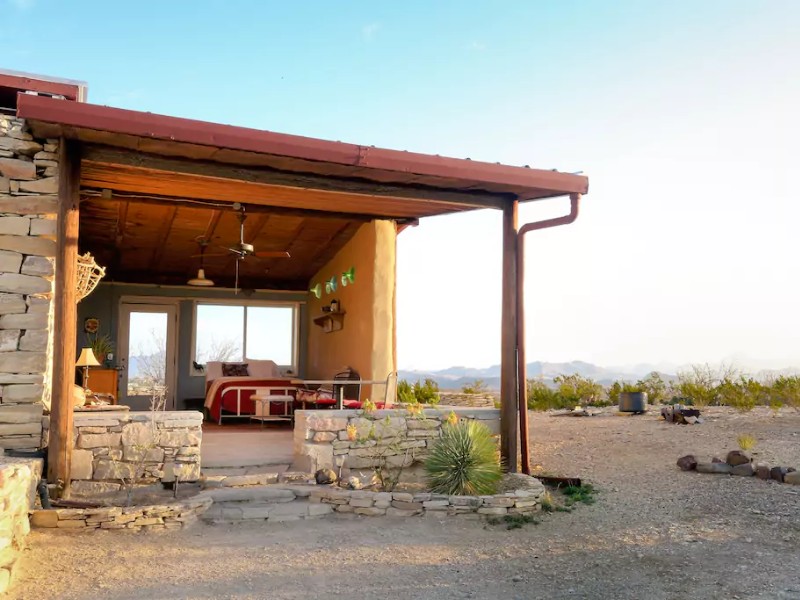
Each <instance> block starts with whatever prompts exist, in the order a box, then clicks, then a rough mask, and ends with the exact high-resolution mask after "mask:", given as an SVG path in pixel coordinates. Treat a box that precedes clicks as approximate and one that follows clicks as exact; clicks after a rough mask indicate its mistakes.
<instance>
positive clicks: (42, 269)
mask: <svg viewBox="0 0 800 600" xmlns="http://www.w3.org/2000/svg"><path fill="white" fill-rule="evenodd" d="M21 272H22V274H23V275H37V276H41V277H52V276H53V273H54V272H55V268H54V267H53V261H52V260H50V259H49V258H45V257H44V256H26V257H25V262H23V263H22V271H21Z"/></svg>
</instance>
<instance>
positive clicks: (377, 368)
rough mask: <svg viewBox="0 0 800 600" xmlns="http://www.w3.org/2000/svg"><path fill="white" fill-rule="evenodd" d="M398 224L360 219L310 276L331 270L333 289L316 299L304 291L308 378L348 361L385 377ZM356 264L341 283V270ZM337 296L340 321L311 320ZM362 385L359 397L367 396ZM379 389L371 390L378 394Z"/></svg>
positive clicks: (324, 276) (319, 277)
mask: <svg viewBox="0 0 800 600" xmlns="http://www.w3.org/2000/svg"><path fill="white" fill-rule="evenodd" d="M396 240H397V229H396V226H395V224H394V222H393V221H372V222H369V223H365V224H364V225H362V226H361V228H360V229H359V230H358V231H357V232H356V234H355V235H354V236H353V238H352V239H351V240H350V241H349V242H348V243H347V244H346V245H345V246H344V247H343V248H342V249H341V250H340V251H339V252H338V253H337V254H336V256H334V257H333V259H331V261H330V262H328V264H326V265H325V266H324V267H323V268H322V269H320V271H319V272H318V273H317V274H316V275H315V276H314V278H313V279H312V280H311V285H312V286H314V285H316V284H317V283H320V284H321V285H322V287H323V288H324V287H325V281H327V280H329V279H330V278H331V277H332V276H334V275H335V276H336V278H337V282H338V284H339V288H338V289H337V290H336V292H335V293H332V294H326V293H325V292H324V289H323V294H322V297H321V298H320V299H317V298H316V297H315V296H314V295H313V294H309V300H308V307H309V310H308V315H309V317H308V318H309V319H310V320H311V322H310V323H309V326H308V327H309V335H308V361H307V365H308V373H307V377H308V378H309V379H329V378H331V377H332V376H333V375H334V374H335V373H337V372H339V371H341V370H342V369H344V368H346V367H352V368H354V369H355V370H356V371H358V372H359V373H360V374H361V377H362V378H363V379H381V380H382V379H385V378H386V376H387V375H388V374H389V373H390V372H391V371H394V370H395V369H396V367H395V364H396V360H395V341H394V340H395V306H394V298H395V285H396V279H395V259H396ZM350 267H355V283H354V284H352V285H348V286H347V287H343V286H342V285H341V274H342V272H344V271H347V270H348V269H349V268H350ZM334 298H335V299H337V300H339V304H340V306H341V308H342V310H344V311H345V313H346V314H345V317H344V327H343V328H342V329H341V330H340V331H333V332H330V333H326V332H325V331H323V329H322V328H321V327H320V326H318V325H316V324H315V323H314V322H313V319H314V317H318V316H319V315H321V314H323V313H322V307H323V306H325V305H328V304H330V302H331V300H332V299H334ZM370 394H371V392H370V390H369V389H365V390H364V392H363V393H362V398H364V397H371V396H370ZM382 397H383V390H382V389H381V390H378V389H376V390H375V399H378V400H380V399H382Z"/></svg>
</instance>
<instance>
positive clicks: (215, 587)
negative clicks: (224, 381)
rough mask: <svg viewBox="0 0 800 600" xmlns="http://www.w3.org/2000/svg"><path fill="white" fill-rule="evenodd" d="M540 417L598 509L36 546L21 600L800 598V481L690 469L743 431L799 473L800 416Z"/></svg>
mask: <svg viewBox="0 0 800 600" xmlns="http://www.w3.org/2000/svg"><path fill="white" fill-rule="evenodd" d="M706 414H707V415H708V417H709V418H708V419H707V420H706V422H705V423H704V424H702V425H698V426H683V425H669V424H666V423H662V422H659V420H658V419H657V417H656V415H655V414H651V415H645V416H639V417H618V416H614V415H612V414H608V415H603V416H597V417H588V418H572V417H553V416H549V415H547V414H536V415H534V416H533V420H532V427H531V431H532V436H533V452H534V457H535V462H536V463H537V464H540V465H541V466H542V468H543V469H545V470H546V471H549V472H553V473H560V474H570V475H580V476H581V477H584V478H585V479H586V480H587V481H590V482H593V483H594V484H595V485H596V487H597V488H598V490H599V493H598V498H597V503H596V504H594V505H593V506H581V508H580V509H579V510H576V511H575V512H572V513H569V514H567V513H554V514H550V515H544V516H543V521H542V523H541V524H539V525H535V526H534V525H528V526H525V527H524V528H522V529H516V530H511V531H507V530H505V529H504V528H502V527H500V526H488V525H486V524H484V523H482V522H476V521H462V520H459V519H452V518H450V519H448V518H433V517H425V518H412V519H407V520H402V519H388V518H369V517H361V518H344V517H346V515H339V517H341V518H332V519H326V520H316V521H305V522H298V523H287V524H274V525H263V526H253V525H247V526H216V527H211V526H202V525H198V526H197V527H196V528H195V529H192V530H189V531H186V532H177V533H174V532H168V533H163V534H149V535H147V534H127V535H125V534H122V535H120V534H119V533H116V532H105V531H96V532H92V533H88V534H78V535H76V534H69V533H61V532H55V533H50V532H47V533H42V532H38V531H37V532H34V533H33V534H32V535H31V549H30V550H29V551H27V552H26V553H25V556H24V559H23V563H22V569H21V572H20V573H19V575H18V578H17V580H16V585H15V588H14V590H13V591H12V592H11V593H10V594H9V597H10V598H26V599H31V600H33V599H44V598H48V599H50V598H60V599H65V600H66V599H71V598H81V599H91V598H108V599H113V600H122V599H146V598H235V599H244V598H270V599H276V600H279V599H294V598H322V597H327V598H433V599H440V598H503V599H506V598H508V599H514V598H520V599H521V598H525V599H532V598H542V599H547V600H552V599H556V598H571V599H572V598H585V599H592V600H594V599H609V600H611V599H613V600H617V599H623V598H631V599H634V598H635V599H651V598H652V599H660V598H687V599H688V598H720V599H726V600H728V599H735V598H741V599H755V598H780V599H788V598H792V599H795V598H797V599H800V486H789V485H780V484H775V483H769V482H764V481H760V480H757V479H755V478H748V479H742V478H733V477H729V476H727V475H725V476H718V475H699V474H696V473H682V472H680V471H678V470H677V469H676V467H675V459H676V458H677V457H678V456H679V455H681V454H682V453H685V452H688V451H693V452H695V453H697V454H698V455H708V456H710V455H712V454H720V455H722V454H723V453H724V451H726V450H729V449H735V448H736V447H737V446H736V436H737V435H739V434H741V433H750V434H752V435H754V436H755V437H756V438H757V439H758V440H759V443H758V446H757V447H756V449H755V450H756V451H757V452H758V459H759V460H764V461H766V462H771V463H772V464H785V465H795V466H798V467H800V414H798V413H795V412H785V413H782V414H781V415H780V416H777V417H773V416H771V414H770V413H769V411H767V410H765V411H757V412H755V413H750V414H749V415H740V414H739V413H735V412H732V411H728V410H724V409H718V410H714V411H707V413H706Z"/></svg>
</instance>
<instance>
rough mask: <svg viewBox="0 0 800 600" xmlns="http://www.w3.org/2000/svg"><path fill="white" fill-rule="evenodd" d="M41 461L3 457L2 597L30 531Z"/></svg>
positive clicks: (0, 522) (0, 477)
mask: <svg viewBox="0 0 800 600" xmlns="http://www.w3.org/2000/svg"><path fill="white" fill-rule="evenodd" d="M41 474H42V461H41V460H32V459H20V458H9V457H0V594H3V592H5V591H6V589H8V586H9V584H10V583H11V578H12V574H13V570H14V564H15V563H16V561H17V557H18V555H19V552H20V551H21V550H22V549H24V548H25V537H26V536H27V535H28V532H29V531H30V525H29V522H28V512H29V511H31V510H33V506H34V502H35V500H36V484H37V483H38V482H39V478H40V477H41Z"/></svg>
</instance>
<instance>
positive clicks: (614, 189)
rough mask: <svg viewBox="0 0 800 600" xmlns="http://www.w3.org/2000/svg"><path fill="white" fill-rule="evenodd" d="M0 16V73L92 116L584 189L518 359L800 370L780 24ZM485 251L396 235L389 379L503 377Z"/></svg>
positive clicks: (34, 11) (65, 9) (263, 11)
mask: <svg viewBox="0 0 800 600" xmlns="http://www.w3.org/2000/svg"><path fill="white" fill-rule="evenodd" d="M3 3H5V5H3ZM0 6H2V8H3V11H2V12H3V14H4V16H5V20H6V23H5V25H4V27H3V28H2V32H0V47H2V48H3V49H4V52H3V61H2V62H3V64H2V66H3V67H5V68H11V69H17V70H23V71H30V72H36V73H45V74H51V75H57V76H62V77H71V78H76V79H82V80H86V81H88V82H89V99H90V101H92V102H96V103H100V104H112V105H116V106H121V107H125V108H132V109H137V110H148V111H153V112H159V113H165V114H173V115H179V116H185V117H191V118H197V119H205V120H212V121H218V122H225V123H233V124H237V125H246V126H251V127H258V128H264V129H271V130H275V131H283V132H290V133H297V134H302V135H309V136H314V137H322V138H328V139H338V140H343V141H352V142H357V143H362V144H374V145H377V146H383V147H390V148H400V149H409V150H417V151H422V152H432V153H439V154H446V155H451V156H460V157H467V156H468V157H471V158H473V159H484V160H490V161H500V162H506V163H510V164H530V165H531V166H535V167H542V168H559V169H561V170H566V171H577V170H582V171H585V172H586V173H587V174H588V175H589V176H590V185H591V192H590V194H589V195H588V196H587V197H586V199H585V202H584V210H583V213H582V215H581V217H580V219H579V220H578V222H577V223H576V224H574V225H572V226H570V227H567V228H560V229H557V230H552V231H547V232H542V233H535V234H532V235H533V238H534V239H529V240H528V253H529V254H528V267H529V269H528V286H527V288H526V291H527V299H528V301H527V302H526V306H527V308H528V313H529V318H528V320H529V328H528V344H529V350H528V353H529V356H531V358H532V359H533V358H538V359H546V360H567V359H584V360H591V361H594V362H598V363H601V364H604V365H614V364H623V363H628V364H630V363H639V362H662V361H667V362H674V363H685V362H697V361H717V360H720V359H723V358H726V357H730V356H733V355H736V356H739V357H744V358H742V360H749V361H750V362H751V363H753V364H755V363H756V361H757V359H758V360H760V361H763V364H767V363H768V364H796V365H798V366H800V344H799V343H798V342H800V316H799V315H800V311H797V310H796V306H797V303H798V300H800V284H798V282H797V279H798V278H797V265H796V263H797V256H798V249H797V242H796V239H795V229H796V225H795V224H796V223H797V221H798V218H800V209H798V207H797V203H796V201H795V198H794V194H791V195H790V192H794V187H795V186H794V185H793V184H794V179H795V177H794V173H795V172H796V171H797V164H798V163H799V162H800V151H798V147H797V143H796V138H797V136H798V133H800V117H799V116H798V110H797V106H800V77H798V75H797V65H798V64H800V36H798V35H797V29H798V23H800V2H796V1H794V0H787V1H780V0H773V1H769V2H767V1H760V2H759V1H754V0H750V1H746V2H745V1H737V0H727V1H693V2H681V1H678V2H670V3H662V2H648V1H644V0H642V1H636V2H632V1H631V2H625V1H617V2H601V1H597V2H592V1H584V2H577V1H574V2H571V1H560V2H536V1H519V2H503V3H500V2H469V1H464V2H415V1H406V2H403V3H390V2H383V3H379V2H344V1H343V2H338V3H334V2H303V3H299V2H298V3H287V2H237V1H228V2H204V1H201V0H197V1H195V2H191V3H190V2H177V1H176V2H136V3H133V2H130V3H111V2H80V1H75V2H58V1H55V0H51V1H47V0H0ZM790 177H791V181H790ZM565 208H566V202H565V201H564V200H561V201H558V200H555V201H548V202H543V203H537V205H531V206H526V207H525V209H524V210H523V211H522V214H521V218H522V221H523V222H524V221H527V220H533V219H538V218H541V217H548V216H552V215H554V214H558V213H560V212H563V211H564V210H565ZM499 231H500V221H499V217H498V215H497V214H494V213H491V212H482V213H474V214H469V215H462V216H457V217H444V218H434V219H430V220H428V221H423V223H422V224H421V225H420V226H419V227H418V228H416V229H413V230H408V231H406V232H404V233H403V234H402V235H401V238H400V242H399V259H398V260H399V273H398V277H399V285H400V287H399V290H398V311H399V320H400V330H399V352H400V364H401V366H404V367H414V366H416V367H441V366H448V365H450V364H469V365H473V366H484V365H488V364H491V363H495V362H497V361H498V360H499V314H500V310H499V306H500V304H499V302H500V273H499V265H500V235H499ZM456 259H458V260H456ZM453 302H455V303H456V304H457V308H456V309H452V304H453ZM759 364H762V363H759Z"/></svg>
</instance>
